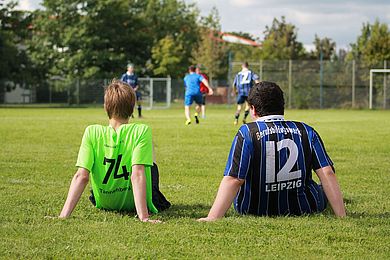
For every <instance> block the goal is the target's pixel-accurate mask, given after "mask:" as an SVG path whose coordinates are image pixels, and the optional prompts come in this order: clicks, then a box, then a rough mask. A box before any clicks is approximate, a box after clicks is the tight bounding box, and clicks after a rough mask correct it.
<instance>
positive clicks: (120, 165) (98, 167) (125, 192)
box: [76, 124, 157, 213]
mask: <svg viewBox="0 0 390 260" xmlns="http://www.w3.org/2000/svg"><path fill="white" fill-rule="evenodd" d="M137 164H138V165H144V166H145V175H146V178H147V182H148V183H150V182H151V180H150V167H151V166H153V151H152V133H151V130H150V128H149V127H148V126H146V125H144V124H123V125H121V126H120V127H119V128H118V129H116V130H115V129H114V128H113V127H112V126H110V125H109V126H102V125H91V126H89V127H87V129H86V130H85V133H84V136H83V140H82V143H81V147H80V150H79V156H78V159H77V164H76V166H77V167H82V168H85V169H87V170H88V171H90V172H91V177H92V179H91V184H92V190H93V194H94V198H95V201H96V207H97V208H103V209H111V210H120V211H122V210H125V211H130V210H134V208H135V205H134V198H133V191H132V185H131V180H130V175H131V169H132V166H133V165H137ZM148 188H150V185H147V189H148ZM146 194H147V202H148V203H147V204H148V208H149V210H151V211H152V212H154V213H156V212H157V211H156V209H155V207H154V206H153V204H152V203H151V197H150V196H149V198H148V195H150V194H151V191H149V192H146Z"/></svg>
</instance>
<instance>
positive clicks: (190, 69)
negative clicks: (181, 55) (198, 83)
mask: <svg viewBox="0 0 390 260" xmlns="http://www.w3.org/2000/svg"><path fill="white" fill-rule="evenodd" d="M195 69H196V68H195V66H194V65H191V66H189V67H188V70H189V71H190V72H195Z"/></svg>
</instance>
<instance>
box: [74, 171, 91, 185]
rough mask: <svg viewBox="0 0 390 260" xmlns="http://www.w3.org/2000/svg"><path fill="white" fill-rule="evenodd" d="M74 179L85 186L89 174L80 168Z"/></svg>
mask: <svg viewBox="0 0 390 260" xmlns="http://www.w3.org/2000/svg"><path fill="white" fill-rule="evenodd" d="M74 178H75V180H77V181H78V182H80V183H83V184H87V183H88V182H89V172H88V171H87V170H85V169H82V168H80V169H79V170H78V171H77V172H76V174H75V176H74Z"/></svg>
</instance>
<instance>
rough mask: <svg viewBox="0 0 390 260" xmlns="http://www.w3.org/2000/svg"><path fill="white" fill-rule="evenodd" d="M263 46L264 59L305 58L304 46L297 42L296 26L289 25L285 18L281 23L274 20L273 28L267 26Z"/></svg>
mask: <svg viewBox="0 0 390 260" xmlns="http://www.w3.org/2000/svg"><path fill="white" fill-rule="evenodd" d="M262 46H263V49H262V58H263V59H269V60H289V59H293V60H295V59H300V58H303V57H305V49H304V47H303V44H302V43H301V42H299V41H298V40H297V29H296V27H295V25H293V24H291V23H287V22H286V19H285V17H284V16H282V19H281V20H280V21H279V20H278V19H276V18H274V20H273V22H272V25H271V27H269V26H266V29H265V31H264V40H263V43H262Z"/></svg>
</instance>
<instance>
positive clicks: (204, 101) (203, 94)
mask: <svg viewBox="0 0 390 260" xmlns="http://www.w3.org/2000/svg"><path fill="white" fill-rule="evenodd" d="M206 96H207V94H206V93H202V105H206Z"/></svg>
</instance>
